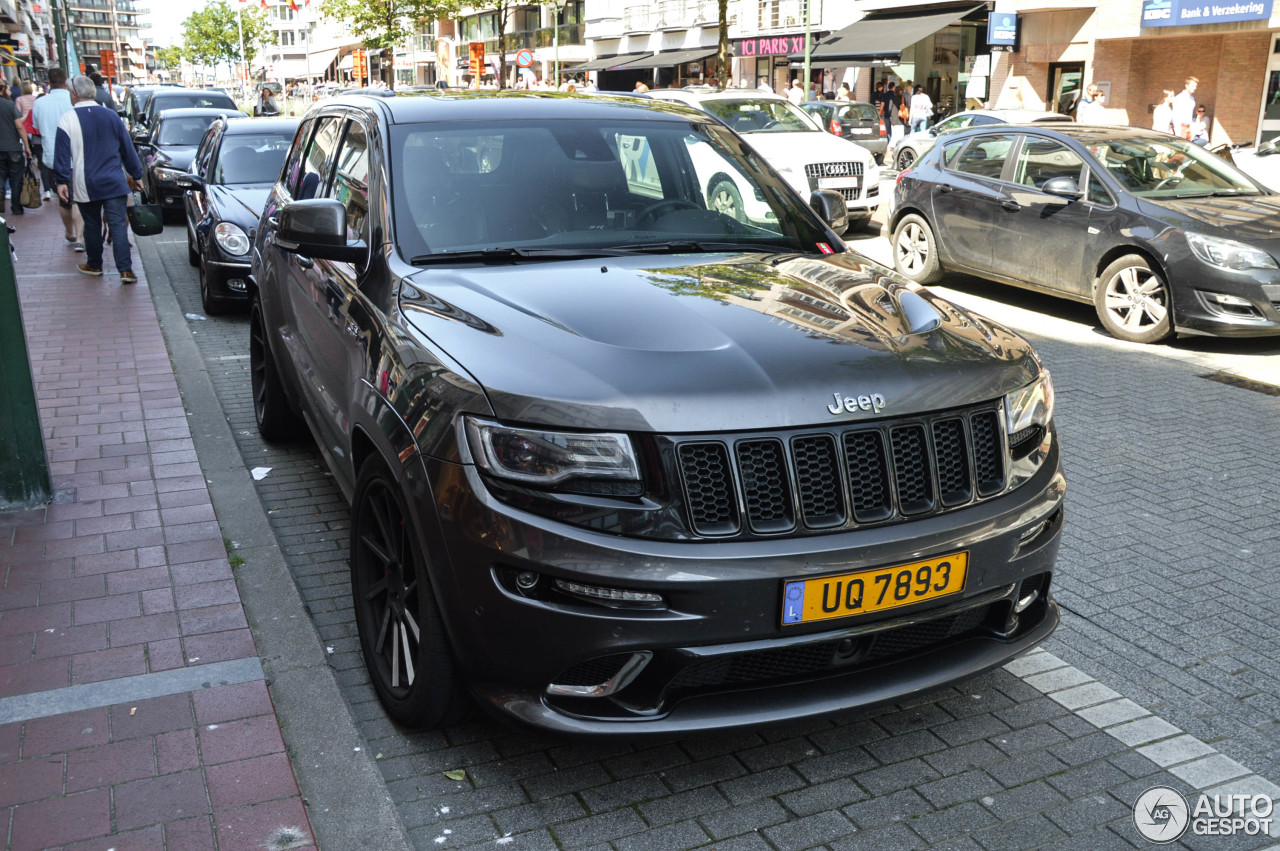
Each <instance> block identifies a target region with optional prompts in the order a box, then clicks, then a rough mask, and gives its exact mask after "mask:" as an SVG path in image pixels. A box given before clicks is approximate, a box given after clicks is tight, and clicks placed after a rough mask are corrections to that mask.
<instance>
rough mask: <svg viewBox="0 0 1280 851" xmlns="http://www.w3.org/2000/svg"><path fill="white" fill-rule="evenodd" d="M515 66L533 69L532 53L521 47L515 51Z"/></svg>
mask: <svg viewBox="0 0 1280 851" xmlns="http://www.w3.org/2000/svg"><path fill="white" fill-rule="evenodd" d="M516 65H518V66H520V67H521V68H531V67H533V51H532V50H530V49H529V48H527V47H523V48H521V49H520V50H517V51H516Z"/></svg>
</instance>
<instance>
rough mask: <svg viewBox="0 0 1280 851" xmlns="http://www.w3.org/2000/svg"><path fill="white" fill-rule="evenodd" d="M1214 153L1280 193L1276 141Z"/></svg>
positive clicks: (1220, 150)
mask: <svg viewBox="0 0 1280 851" xmlns="http://www.w3.org/2000/svg"><path fill="white" fill-rule="evenodd" d="M1214 153H1216V154H1220V155H1221V156H1222V158H1223V159H1225V160H1227V161H1228V162H1230V163H1232V164H1234V165H1235V167H1236V168H1238V169H1240V170H1241V171H1243V172H1244V173H1245V174H1247V175H1249V176H1250V177H1252V178H1253V179H1254V180H1256V181H1258V182H1259V183H1261V184H1262V185H1263V186H1265V187H1267V188H1268V189H1270V190H1271V191H1272V192H1280V147H1277V145H1276V140H1275V139H1269V140H1268V141H1266V142H1263V143H1262V144H1261V145H1259V146H1257V147H1256V148H1255V147H1254V146H1252V145H1243V146H1241V147H1238V148H1231V149H1229V150H1222V149H1218V148H1215V149H1214Z"/></svg>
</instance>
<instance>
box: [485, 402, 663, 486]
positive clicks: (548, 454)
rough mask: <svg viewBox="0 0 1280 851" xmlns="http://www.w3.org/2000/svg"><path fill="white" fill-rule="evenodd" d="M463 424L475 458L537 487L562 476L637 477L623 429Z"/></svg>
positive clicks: (500, 473) (501, 475) (499, 472)
mask: <svg viewBox="0 0 1280 851" xmlns="http://www.w3.org/2000/svg"><path fill="white" fill-rule="evenodd" d="M466 426H467V438H468V442H469V443H470V446H471V454H472V455H473V456H474V457H475V460H476V463H477V464H479V465H480V467H481V469H483V470H484V471H485V472H487V473H489V474H490V475H493V476H496V477H498V478H500V479H507V480H509V481H513V482H521V483H524V484H530V485H542V486H551V485H555V484H558V483H560V482H563V481H566V480H568V479H613V480H623V481H632V482H639V481H640V467H639V465H638V464H637V463H636V454H635V450H634V449H632V447H631V439H630V438H629V437H627V436H626V435H625V434H610V433H599V432H597V433H594V434H581V433H576V432H560V431H546V430H543V429H526V428H512V427H511V426H504V425H500V424H498V423H495V422H490V421H487V420H479V419H475V418H473V417H467V418H466Z"/></svg>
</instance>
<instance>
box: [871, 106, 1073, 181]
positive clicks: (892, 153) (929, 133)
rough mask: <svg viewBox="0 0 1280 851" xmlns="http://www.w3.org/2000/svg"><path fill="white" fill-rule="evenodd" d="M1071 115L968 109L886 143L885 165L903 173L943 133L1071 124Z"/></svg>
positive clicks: (1014, 110) (1029, 110) (1036, 110)
mask: <svg viewBox="0 0 1280 851" xmlns="http://www.w3.org/2000/svg"><path fill="white" fill-rule="evenodd" d="M1070 120H1071V116H1069V115H1063V114H1061V113H1058V112H1044V111H1043V110H1038V109H968V110H965V111H964V112H957V113H956V114H955V115H952V116H948V117H947V118H944V119H942V120H941V121H939V122H938V123H937V124H935V125H933V126H932V127H927V128H925V129H924V130H921V131H920V132H919V133H908V134H907V135H906V136H903V137H902V138H901V139H899V140H898V141H897V142H893V141H890V142H889V150H888V151H887V152H886V153H885V155H884V162H885V164H886V165H889V164H892V165H894V166H895V167H896V168H897V169H898V171H906V170H907V169H908V168H910V167H911V164H912V163H913V162H915V161H916V160H918V159H920V157H922V156H923V155H924V154H925V152H926V151H928V150H929V149H930V148H932V147H933V143H934V142H935V141H936V140H937V138H938V137H939V136H941V135H942V134H943V133H948V132H950V131H952V130H959V129H961V128H963V127H981V126H982V125H984V124H1036V123H1039V122H1041V121H1070Z"/></svg>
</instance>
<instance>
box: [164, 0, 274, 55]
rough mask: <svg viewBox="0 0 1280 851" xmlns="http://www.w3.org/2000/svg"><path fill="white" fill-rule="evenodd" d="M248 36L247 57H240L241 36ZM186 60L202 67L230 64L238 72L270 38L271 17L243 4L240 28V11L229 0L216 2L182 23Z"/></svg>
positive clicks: (245, 42) (245, 52) (245, 45)
mask: <svg viewBox="0 0 1280 851" xmlns="http://www.w3.org/2000/svg"><path fill="white" fill-rule="evenodd" d="M242 31H243V34H244V55H243V56H241V54H240V35H241V32H242ZM182 33H183V42H184V44H185V46H184V48H183V51H182V56H183V58H185V59H187V60H188V61H190V62H194V63H198V64H200V65H217V64H218V63H219V62H226V63H227V67H228V68H234V66H235V64H236V63H237V62H240V61H242V60H243V61H245V62H249V61H250V60H252V59H253V57H254V56H255V55H256V54H257V52H258V47H259V45H261V44H262V42H263V40H264V38H265V37H266V35H267V15H266V12H264V11H263V10H262V9H259V8H256V7H253V6H250V5H248V4H243V5H241V7H240V21H239V26H237V23H236V10H235V9H234V8H232V7H231V4H229V3H228V2H227V0H215V2H213V3H208V4H207V5H205V7H204V8H203V9H201V10H200V11H198V12H192V13H191V14H190V15H188V16H187V19H186V20H185V21H183V22H182Z"/></svg>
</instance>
